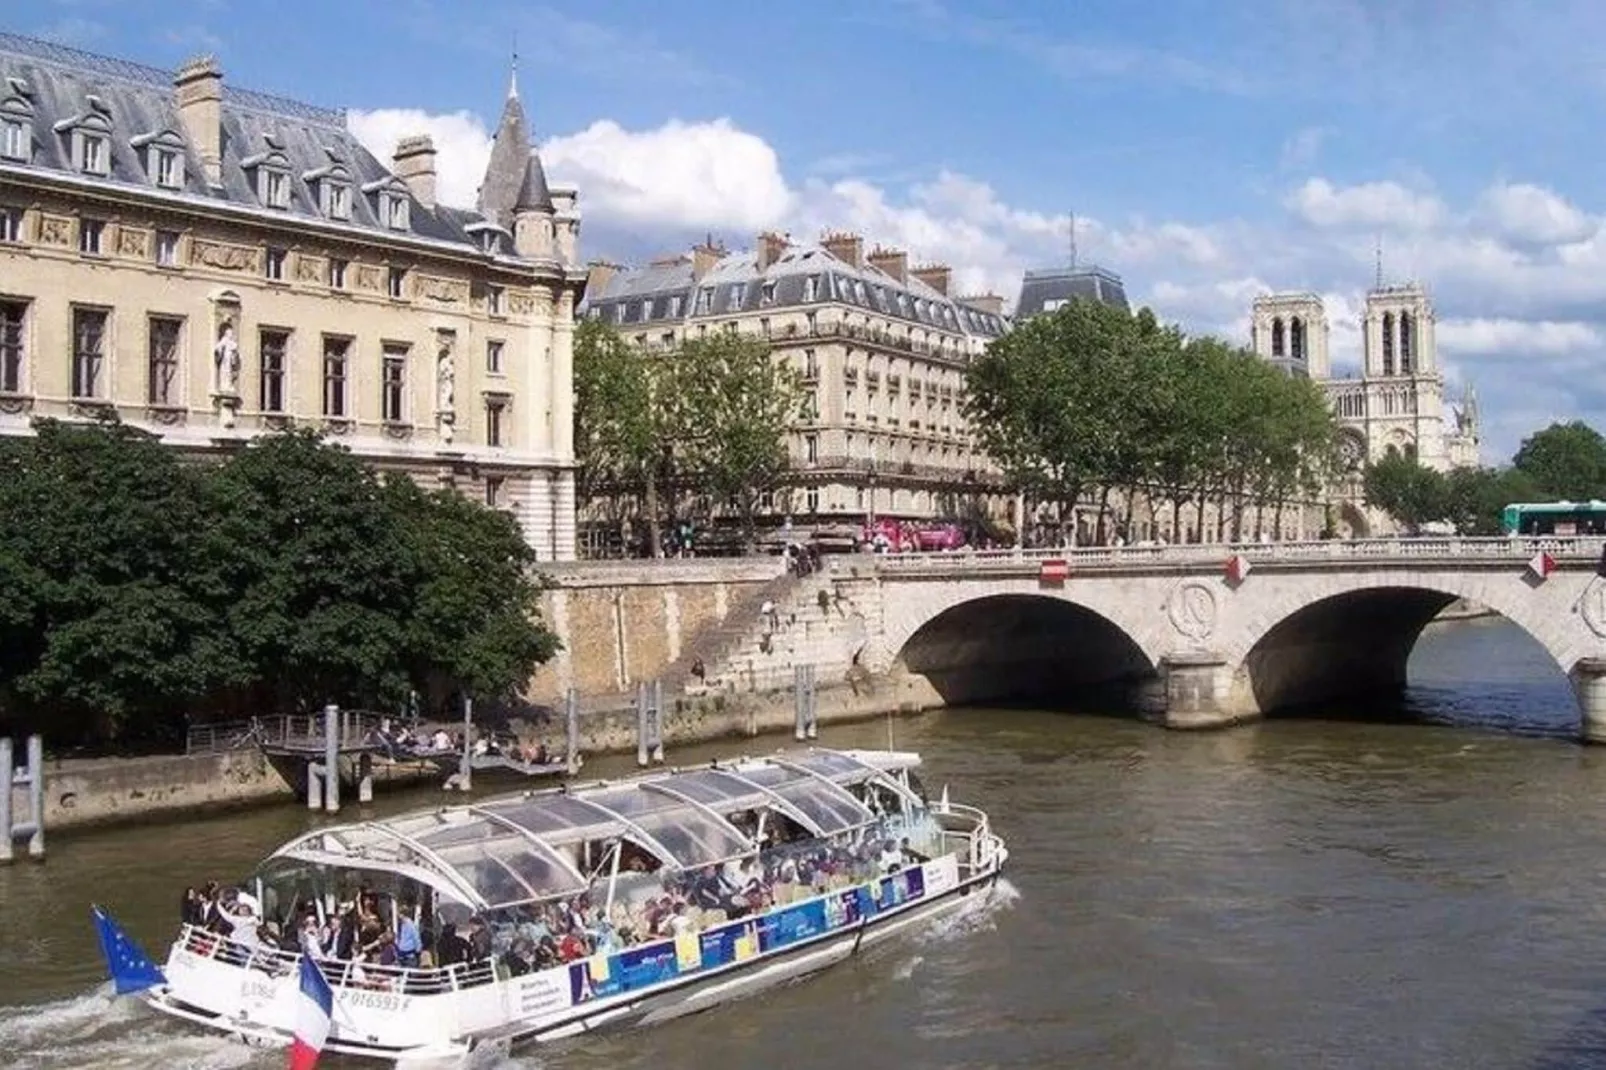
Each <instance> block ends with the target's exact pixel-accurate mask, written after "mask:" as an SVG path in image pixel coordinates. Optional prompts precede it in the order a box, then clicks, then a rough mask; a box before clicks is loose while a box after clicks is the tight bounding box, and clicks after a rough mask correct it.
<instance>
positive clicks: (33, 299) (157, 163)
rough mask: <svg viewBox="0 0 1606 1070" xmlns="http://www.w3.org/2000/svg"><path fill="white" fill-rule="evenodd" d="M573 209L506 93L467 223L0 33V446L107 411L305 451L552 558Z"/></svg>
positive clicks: (127, 67)
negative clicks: (432, 491) (337, 456)
mask: <svg viewBox="0 0 1606 1070" xmlns="http://www.w3.org/2000/svg"><path fill="white" fill-rule="evenodd" d="M578 231H579V214H578V212H577V210H576V192H575V191H574V190H573V189H568V188H559V187H557V186H554V185H550V184H549V183H548V182H547V180H546V177H545V173H544V171H543V169H542V166H541V161H540V159H539V157H538V156H537V155H536V154H535V153H534V152H533V150H532V148H531V140H530V132H529V129H528V125H527V121H526V118H525V115H524V111H523V108H522V105H521V104H520V101H519V98H518V95H517V91H516V87H510V89H509V93H508V97H507V101H506V104H505V107H504V110H503V114H502V118H501V123H500V126H499V128H498V130H497V133H496V139H495V144H494V148H493V151H492V155H491V160H490V163H489V166H488V168H487V171H486V175H485V180H484V184H483V187H482V189H481V191H480V196H479V203H478V205H477V207H476V209H474V210H472V211H471V210H466V209H459V208H455V207H450V206H447V205H444V204H442V203H440V201H439V199H438V198H437V195H436V165H435V149H434V147H433V145H432V144H431V142H430V140H429V138H427V137H411V138H406V139H404V140H403V141H401V143H400V144H398V145H397V146H396V148H395V153H394V155H393V157H392V159H391V160H389V161H382V160H380V159H377V158H376V157H375V156H374V155H372V154H371V153H369V152H368V151H367V150H366V149H365V148H364V147H363V146H362V145H361V144H360V143H359V142H358V140H357V138H356V137H355V136H353V134H352V133H351V132H350V130H348V128H347V125H346V122H345V116H344V113H342V112H340V111H333V110H329V109H325V108H319V107H313V106H310V105H307V104H301V103H297V102H295V101H291V100H285V99H282V98H279V97H275V96H270V95H267V94H264V93H258V92H253V91H251V90H246V89H241V88H239V87H237V86H234V85H232V84H229V83H226V82H225V80H224V77H223V72H222V70H221V69H220V67H219V65H218V64H217V63H216V61H214V60H212V59H210V58H202V59H198V60H195V61H192V62H190V63H188V64H186V65H185V66H184V67H182V68H181V69H179V70H178V71H176V72H169V71H163V70H158V69H154V68H151V67H146V66H142V65H140V64H137V63H133V62H128V61H124V60H120V59H112V58H107V57H102V56H95V55H91V54H88V53H85V52H80V51H76V50H73V49H69V48H64V47H61V46H59V45H55V44H50V43H46V42H42V41H35V40H32V39H28V38H23V37H18V36H14V35H8V34H0V433H3V434H27V433H29V429H30V424H31V421H32V420H33V419H34V418H36V417H54V418H59V419H64V420H89V419H94V418H96V417H98V416H101V415H103V414H111V413H115V414H116V415H117V417H118V418H120V419H121V420H122V421H123V422H125V423H127V424H130V425H133V426H137V427H140V428H143V429H146V430H148V431H151V432H153V433H155V434H157V435H159V436H161V440H162V441H163V442H164V443H168V444H171V445H172V446H174V447H176V448H179V449H182V450H185V451H186V452H188V453H191V454H195V455H207V454H211V455H219V454H225V453H227V452H228V451H230V450H236V449H239V448H241V447H242V446H244V445H246V444H247V443H248V442H249V440H250V439H251V438H252V437H253V436H256V435H260V434H262V433H265V432H269V431H273V430H275V429H281V428H289V427H313V428H318V429H320V430H321V431H323V432H326V433H327V434H328V435H329V436H330V437H331V439H332V440H334V441H337V442H340V443H342V444H344V445H346V446H348V447H349V448H350V449H351V450H352V451H353V452H354V453H355V454H356V455H357V456H359V457H361V458H363V459H364V460H366V461H369V462H371V463H373V464H374V465H376V466H379V467H382V468H386V469H391V470H399V471H405V472H407V473H409V474H410V475H412V476H413V477H414V478H417V479H419V480H420V481H421V482H423V483H425V484H426V485H428V486H452V487H456V488H458V489H459V490H460V491H461V492H463V493H465V494H471V495H474V496H476V497H478V498H480V499H481V500H483V501H485V502H486V503H487V504H489V505H491V506H494V507H497V508H501V509H506V510H508V511H510V512H511V513H513V514H514V515H515V516H516V518H517V519H518V522H519V524H520V526H521V527H522V529H523V531H524V533H525V536H526V538H527V539H528V541H529V542H530V543H531V545H532V546H534V547H535V549H536V551H537V553H538V554H539V556H540V557H541V558H542V559H543V560H551V559H567V558H572V557H573V556H574V540H575V533H574V532H575V526H574V479H573V471H574V448H573V419H574V412H573V389H572V379H573V370H572V346H573V323H574V308H575V304H576V302H577V300H578V299H579V296H580V294H581V293H582V291H583V288H584V284H585V272H584V269H583V268H581V267H579V266H578V265H579V261H578V259H577V249H576V242H577V238H578Z"/></svg>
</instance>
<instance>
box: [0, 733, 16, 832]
mask: <svg viewBox="0 0 1606 1070" xmlns="http://www.w3.org/2000/svg"><path fill="white" fill-rule="evenodd" d="M14 772H15V770H14V767H13V766H12V764H11V740H10V739H0V862H9V861H11V859H12V857H13V854H12V847H11V777H12V775H13V773H14Z"/></svg>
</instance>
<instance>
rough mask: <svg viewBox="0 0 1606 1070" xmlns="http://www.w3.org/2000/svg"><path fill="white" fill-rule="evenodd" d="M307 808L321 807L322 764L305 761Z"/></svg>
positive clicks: (317, 808)
mask: <svg viewBox="0 0 1606 1070" xmlns="http://www.w3.org/2000/svg"><path fill="white" fill-rule="evenodd" d="M307 809H308V810H322V809H323V766H321V765H319V764H318V763H317V762H308V763H307Z"/></svg>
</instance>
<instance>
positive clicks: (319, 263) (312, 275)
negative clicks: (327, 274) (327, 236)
mask: <svg viewBox="0 0 1606 1070" xmlns="http://www.w3.org/2000/svg"><path fill="white" fill-rule="evenodd" d="M323 272H324V260H323V257H321V256H307V255H306V254H305V253H303V254H301V255H299V256H297V257H296V281H297V282H322V281H323Z"/></svg>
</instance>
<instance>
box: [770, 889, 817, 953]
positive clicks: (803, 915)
mask: <svg viewBox="0 0 1606 1070" xmlns="http://www.w3.org/2000/svg"><path fill="white" fill-rule="evenodd" d="M827 928H828V926H827V925H826V920H825V902H824V900H820V899H815V900H812V901H810V902H807V903H799V904H798V905H797V906H795V907H787V908H786V909H784V910H777V911H775V912H774V913H772V914H766V915H765V916H764V917H762V918H760V919H759V922H758V947H759V950H760V951H769V950H771V949H772V948H777V947H785V946H786V945H787V944H795V943H797V942H798V941H800V940H807V939H808V938H809V937H811V936H818V935H819V934H820V933H823V932H825V931H826V929H827Z"/></svg>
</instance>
